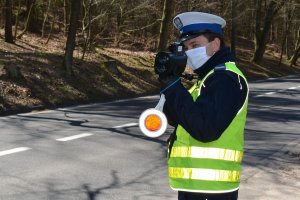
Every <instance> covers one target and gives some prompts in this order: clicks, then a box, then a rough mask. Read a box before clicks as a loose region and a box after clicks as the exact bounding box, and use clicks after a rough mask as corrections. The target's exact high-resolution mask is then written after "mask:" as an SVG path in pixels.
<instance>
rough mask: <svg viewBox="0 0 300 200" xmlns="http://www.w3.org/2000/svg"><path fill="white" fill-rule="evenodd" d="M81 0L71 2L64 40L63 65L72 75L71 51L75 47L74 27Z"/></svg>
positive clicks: (75, 27)
mask: <svg viewBox="0 0 300 200" xmlns="http://www.w3.org/2000/svg"><path fill="white" fill-rule="evenodd" d="M80 6H81V0H72V3H71V18H70V27H69V32H68V38H67V42H66V51H65V56H64V63H63V65H64V67H65V69H66V71H67V75H68V76H72V75H73V51H74V48H75V39H76V29H77V25H78V18H79V15H80Z"/></svg>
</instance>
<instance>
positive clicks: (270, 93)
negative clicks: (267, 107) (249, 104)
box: [252, 85, 300, 98]
mask: <svg viewBox="0 0 300 200" xmlns="http://www.w3.org/2000/svg"><path fill="white" fill-rule="evenodd" d="M297 87H299V88H300V85H299V86H297ZM297 87H290V88H288V89H285V90H278V91H277V92H267V93H265V94H260V95H255V96H253V97H252V98H257V97H263V96H267V95H272V94H276V93H280V92H284V91H286V90H296V89H297Z"/></svg>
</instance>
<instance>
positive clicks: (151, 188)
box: [0, 75, 300, 200]
mask: <svg viewBox="0 0 300 200" xmlns="http://www.w3.org/2000/svg"><path fill="white" fill-rule="evenodd" d="M250 88H251V93H250V97H249V112H248V120H247V126H246V132H245V154H244V160H243V175H242V181H241V189H240V193H239V196H240V198H239V199H244V200H248V199H261V200H267V199H289V200H294V199H295V200H296V199H299V197H300V195H299V188H300V183H299V178H300V176H299V174H300V172H299V166H300V159H299V158H300V157H299V156H300V154H299V151H298V149H299V145H298V144H299V142H300V123H299V122H300V75H297V76H288V77H283V78H279V79H268V80H264V81H259V82H252V83H251V84H250ZM157 101H158V96H151V97H143V98H137V99H130V100H123V101H117V102H112V103H104V104H103V103H102V104H90V105H84V106H78V107H70V108H62V109H57V110H53V111H52V110H51V111H45V112H38V113H29V114H19V115H12V116H8V117H1V118H0V137H1V140H0V188H1V189H0V200H2V199H3V200H19V199H22V200H35V199H36V200H42V199H47V200H60V199H62V200H77V199H78V200H83V199H87V200H96V199H97V200H127V199H128V200H148V199H149V200H150V199H155V200H156V199H162V200H165V199H166V200H168V199H176V198H177V193H176V192H174V191H172V190H171V189H170V188H169V186H168V178H167V166H166V151H167V145H166V139H167V137H168V135H169V134H170V132H171V131H172V128H171V127H169V128H168V130H167V133H166V134H165V135H163V136H162V137H160V138H158V139H150V138H147V137H145V136H143V135H142V133H141V132H140V131H139V129H138V126H137V121H138V117H139V115H140V114H141V113H142V111H143V110H145V109H146V108H151V107H154V106H155V105H156V103H157ZM297 192H298V193H297Z"/></svg>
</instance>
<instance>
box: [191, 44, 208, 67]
mask: <svg viewBox="0 0 300 200" xmlns="http://www.w3.org/2000/svg"><path fill="white" fill-rule="evenodd" d="M185 53H186V55H187V57H188V59H187V63H188V65H189V66H190V68H192V69H193V70H194V71H195V70H196V69H198V68H200V67H202V66H203V65H204V63H206V61H208V59H210V57H211V56H208V55H207V54H206V46H204V47H197V48H195V49H190V50H188V51H186V52H185Z"/></svg>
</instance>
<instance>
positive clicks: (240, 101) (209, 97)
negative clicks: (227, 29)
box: [159, 12, 248, 200]
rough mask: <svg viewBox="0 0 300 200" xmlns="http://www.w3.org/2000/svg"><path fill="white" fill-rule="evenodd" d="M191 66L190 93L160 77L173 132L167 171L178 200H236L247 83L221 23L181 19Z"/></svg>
mask: <svg viewBox="0 0 300 200" xmlns="http://www.w3.org/2000/svg"><path fill="white" fill-rule="evenodd" d="M173 22H174V26H175V27H176V28H177V29H178V30H179V31H180V41H181V42H182V44H183V45H184V47H185V50H186V55H187V57H188V60H187V63H188V65H189V67H190V68H191V69H192V70H193V71H194V72H195V73H196V74H198V77H199V79H198V81H197V83H196V84H195V85H194V86H193V87H192V88H191V89H190V90H187V89H186V88H185V87H183V85H182V84H181V79H180V78H179V77H176V76H174V75H169V76H165V75H164V76H159V80H160V82H161V84H162V90H161V94H164V95H165V97H166V102H165V105H164V113H165V114H166V115H167V117H168V121H169V122H173V125H174V126H175V131H174V133H173V134H172V135H171V137H170V139H169V156H168V172H169V183H170V186H171V188H172V189H174V190H177V191H178V199H179V200H191V199H197V200H236V199H237V197H238V189H239V182H240V177H241V161H242V156H243V146H244V127H245V121H246V114H247V105H248V84H247V80H246V78H245V76H244V75H243V74H242V72H241V71H240V70H239V69H238V68H237V67H236V64H235V57H234V56H233V55H232V54H231V52H230V49H229V48H227V47H225V45H224V39H223V33H222V28H224V26H225V24H226V22H225V20H224V19H223V18H221V17H219V16H216V15H212V14H208V13H201V12H186V13H182V14H179V15H177V16H176V17H175V18H174V20H173Z"/></svg>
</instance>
